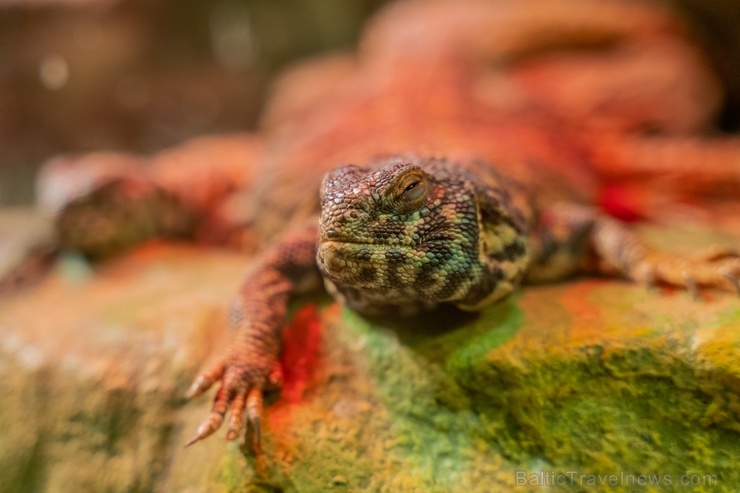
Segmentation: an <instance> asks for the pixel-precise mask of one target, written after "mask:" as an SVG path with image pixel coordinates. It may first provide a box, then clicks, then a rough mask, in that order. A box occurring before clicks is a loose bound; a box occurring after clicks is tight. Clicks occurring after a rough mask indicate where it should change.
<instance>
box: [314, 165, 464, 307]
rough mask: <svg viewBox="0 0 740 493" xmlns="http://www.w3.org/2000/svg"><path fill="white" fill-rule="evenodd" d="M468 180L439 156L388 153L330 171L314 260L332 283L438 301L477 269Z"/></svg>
mask: <svg viewBox="0 0 740 493" xmlns="http://www.w3.org/2000/svg"><path fill="white" fill-rule="evenodd" d="M477 239H478V220H477V207H476V199H475V192H474V187H473V186H472V184H471V183H470V182H469V181H468V180H466V179H464V177H463V176H462V174H461V170H460V169H459V168H458V167H456V166H453V165H451V164H449V163H447V162H446V161H443V160H436V159H423V158H393V159H389V160H387V161H384V162H383V163H381V164H380V166H379V167H376V168H362V167H359V166H355V165H345V166H342V167H339V168H336V169H334V170H332V171H330V172H329V173H328V174H327V175H326V176H325V178H324V181H323V184H322V191H321V219H320V228H319V248H318V254H317V261H318V265H319V268H320V269H321V271H322V273H323V274H324V277H325V278H328V280H329V281H330V282H332V283H333V284H335V285H337V287H339V286H341V287H348V288H351V289H354V290H359V291H360V292H362V293H363V294H364V295H368V296H371V297H373V296H374V297H376V298H377V299H379V300H382V301H392V300H393V299H394V298H398V299H416V300H420V301H424V302H430V303H433V302H438V301H446V300H447V299H450V298H452V297H454V294H455V293H457V292H458V291H460V290H461V289H462V286H463V285H464V284H466V283H467V282H468V281H469V277H471V276H475V275H476V274H477V272H478V271H477V270H476V269H478V242H477Z"/></svg>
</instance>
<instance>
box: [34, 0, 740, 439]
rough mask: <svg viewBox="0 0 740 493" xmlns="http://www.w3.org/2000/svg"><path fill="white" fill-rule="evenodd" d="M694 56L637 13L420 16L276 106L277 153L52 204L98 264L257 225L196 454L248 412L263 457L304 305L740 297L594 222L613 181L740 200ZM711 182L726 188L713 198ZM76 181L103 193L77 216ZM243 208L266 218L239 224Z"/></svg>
mask: <svg viewBox="0 0 740 493" xmlns="http://www.w3.org/2000/svg"><path fill="white" fill-rule="evenodd" d="M686 36H687V35H686V33H685V29H684V28H683V27H682V24H681V23H680V22H679V21H677V20H676V19H675V17H674V16H672V15H670V14H669V13H667V12H666V11H665V10H664V9H662V8H658V7H654V6H650V7H648V6H646V5H644V4H639V3H633V2H626V1H606V2H591V1H588V0H558V1H553V2H533V1H523V2H504V1H498V2H495V1H492V2H483V1H476V0H467V1H465V2H445V1H439V0H437V1H428V2H419V1H407V2H402V3H399V4H396V5H392V6H391V7H390V8H388V9H387V10H386V11H384V12H382V13H380V14H379V15H378V16H377V17H376V18H375V20H374V21H372V22H371V24H370V27H369V28H368V30H367V33H366V34H365V36H364V38H363V41H362V43H361V50H360V51H361V55H362V57H361V58H360V59H359V60H358V59H354V58H351V59H346V58H343V59H342V64H344V65H342V64H340V65H341V66H340V68H339V69H338V70H336V71H334V72H332V73H331V75H330V76H319V77H318V83H317V84H316V85H317V86H318V87H317V88H316V87H314V88H313V89H312V91H313V93H312V94H310V95H309V96H308V97H304V96H305V94H306V93H307V92H311V91H309V89H307V88H306V87H305V86H304V85H303V82H302V81H305V80H307V78H306V73H305V71H304V73H303V76H302V77H298V79H297V82H296V81H293V82H291V81H290V80H289V77H287V78H285V79H283V87H282V89H281V90H280V92H279V93H278V94H276V95H275V97H274V101H276V102H280V101H283V102H284V101H288V103H283V105H278V104H273V105H272V107H268V109H267V112H266V116H265V119H264V122H265V123H264V128H263V131H262V135H261V136H260V137H258V138H252V137H250V138H245V137H239V138H236V139H230V138H221V139H218V138H216V139H210V140H209V139H206V140H201V141H199V143H196V144H193V145H192V146H190V147H189V148H183V149H180V150H179V151H178V150H176V151H174V152H169V153H163V154H162V155H160V156H158V157H156V158H154V159H153V160H152V162H150V163H149V164H150V165H149V166H143V165H140V164H139V162H138V161H136V162H133V163H132V162H127V163H116V164H115V165H111V161H110V159H108V160H106V159H100V158H101V156H100V155H97V156H96V155H92V156H87V157H83V158H81V159H80V158H74V159H72V160H69V159H60V160H55V161H54V162H52V163H51V165H49V166H48V167H47V169H46V170H45V172H44V174H43V175H42V180H41V189H42V200H43V197H44V196H45V197H46V198H47V200H48V202H49V203H53V204H56V205H55V207H56V208H57V215H56V217H57V225H58V228H59V231H60V236H61V239H62V241H63V242H65V243H67V244H69V245H71V246H74V247H76V248H78V249H81V250H83V251H88V252H90V253H92V254H96V253H97V252H100V251H103V253H105V251H107V250H106V249H108V248H110V245H111V244H113V245H114V246H116V247H120V246H121V245H125V244H127V243H129V242H135V241H140V240H141V239H142V237H146V236H150V235H152V234H166V235H171V236H173V235H181V234H191V235H192V234H195V235H196V236H199V237H203V238H206V239H208V240H211V241H213V240H214V239H215V241H217V242H232V241H237V242H239V241H241V240H242V239H243V238H244V234H243V233H242V230H241V227H243V226H244V223H245V222H246V224H247V226H248V227H249V229H248V234H247V236H249V237H250V238H251V237H254V238H257V240H256V243H258V244H260V245H261V249H260V253H259V254H258V255H257V257H256V258H255V259H254V260H253V263H252V267H251V269H250V271H249V272H248V274H247V275H246V277H245V279H244V281H243V285H242V288H241V290H240V292H239V293H238V295H237V297H236V298H237V301H236V302H235V305H234V306H235V308H234V309H233V310H232V317H231V319H232V325H233V327H234V334H235V339H234V341H233V342H232V345H231V346H230V347H229V348H227V349H225V350H224V351H223V354H224V356H223V357H222V358H221V360H220V361H219V363H218V364H216V365H215V366H213V367H211V368H209V369H207V370H206V371H205V372H203V373H202V374H201V375H200V376H198V377H197V378H196V379H195V382H194V383H193V385H192V386H191V388H190V390H189V391H188V396H189V397H195V396H197V395H199V394H201V393H203V392H205V391H206V390H208V389H209V388H210V387H211V386H212V385H214V384H217V383H220V388H219V390H218V391H217V393H216V397H215V400H214V404H213V409H212V411H211V414H210V415H209V416H208V418H207V419H206V420H205V421H204V422H203V424H202V425H201V426H200V427H199V428H198V431H197V432H196V436H195V438H194V439H193V441H192V442H191V443H194V442H196V441H198V440H201V439H203V438H205V437H206V436H208V435H210V434H212V433H213V432H215V430H216V429H218V428H219V427H220V425H221V424H222V422H223V421H224V419H225V417H226V414H227V413H229V412H230V414H229V422H228V426H227V427H228V431H227V438H229V439H235V438H237V437H238V436H239V435H240V434H241V432H242V431H243V427H244V422H245V415H246V418H247V420H246V422H248V423H251V428H252V429H253V430H254V435H255V438H256V443H258V440H259V435H260V432H259V430H260V425H259V423H260V415H261V413H262V406H263V392H264V391H265V390H268V389H270V388H272V387H278V386H279V385H280V371H279V365H278V356H279V352H280V335H281V329H282V327H283V324H284V323H285V316H286V311H287V304H288V302H289V300H291V299H293V298H295V297H296V296H299V295H300V294H302V293H304V292H306V291H310V290H313V289H319V288H320V287H321V284H322V281H323V283H324V284H325V286H326V288H327V290H328V291H329V292H330V293H332V294H333V295H334V296H335V297H337V298H338V299H339V300H340V301H342V302H344V303H345V304H347V305H348V306H349V307H351V308H352V309H355V310H357V311H359V312H361V313H367V314H377V313H387V312H388V311H389V310H390V311H391V312H393V313H401V314H411V313H413V312H414V311H415V310H419V309H432V308H433V307H434V306H436V305H438V304H445V303H446V304H453V305H456V306H458V307H460V308H462V309H467V310H477V309H480V308H482V307H483V306H485V305H487V304H489V303H494V302H496V300H498V299H500V298H502V297H504V296H506V295H507V294H509V293H510V292H511V291H513V290H514V289H516V288H517V287H518V286H519V285H520V284H521V283H523V282H542V281H548V280H556V279H561V278H564V277H567V276H568V275H570V274H574V273H577V272H584V271H585V272H591V273H609V274H619V275H622V276H626V277H628V278H630V279H632V280H634V281H638V282H642V283H653V282H664V283H668V284H672V285H676V286H683V287H686V288H688V289H689V290H690V291H692V292H696V291H697V289H698V287H699V286H709V287H718V288H726V289H730V290H731V289H738V275H739V273H738V269H739V267H738V265H739V263H740V259H739V258H738V255H737V254H735V253H733V252H730V251H724V250H711V251H708V252H706V253H704V254H701V255H698V256H696V257H690V258H683V257H678V256H674V255H671V254H669V253H667V252H662V251H656V250H654V249H652V248H650V247H649V246H647V245H645V244H644V243H643V242H642V241H641V239H640V238H639V236H638V235H637V234H636V233H634V232H633V231H632V230H631V229H630V228H629V227H628V226H627V225H625V224H623V223H621V222H619V221H617V220H615V219H613V218H611V217H609V216H607V215H605V214H603V213H601V212H599V210H598V208H597V207H593V205H594V204H595V203H596V202H597V201H598V192H599V187H600V184H599V181H600V179H601V178H602V177H603V176H604V175H609V176H611V177H618V176H619V175H620V174H622V175H629V176H637V177H640V178H641V177H644V176H655V175H654V174H652V175H651V173H656V174H657V173H669V174H671V173H672V175H673V176H674V177H676V178H675V180H674V181H675V183H674V185H675V186H676V187H677V188H676V190H678V192H679V193H681V194H686V195H688V196H692V195H695V194H698V195H699V196H701V195H702V194H703V193H704V190H707V189H711V190H715V189H716V188H713V187H711V186H709V185H711V184H716V183H722V182H726V183H730V184H732V183H738V182H740V180H738V170H737V166H736V165H735V163H736V162H737V156H740V144H738V142H737V141H735V140H733V139H731V138H730V139H726V138H725V139H722V143H723V144H724V146H722V148H721V149H720V147H721V146H718V145H715V144H714V143H713V141H712V139H709V138H703V137H697V134H699V133H700V132H702V131H704V130H705V129H707V128H708V127H709V126H710V125H711V120H712V118H713V115H714V114H715V113H716V110H717V107H718V105H719V101H720V96H719V87H718V81H717V80H716V78H715V77H714V76H713V75H712V73H711V72H710V71H709V70H708V69H707V68H706V64H705V62H704V61H703V59H702V57H701V55H700V53H699V51H698V50H697V49H696V48H695V46H694V45H693V44H692V43H690V42H689V41H687V38H686ZM677 55H680V56H677ZM325 67H326V65H323V66H320V71H323V70H324V69H325ZM342 67H344V68H342ZM306 70H308V72H309V75H311V74H313V75H315V72H312V70H313V69H311V68H308V69H306ZM299 72H300V70H299ZM574 74H581V75H582V77H581V78H580V79H579V78H574ZM583 74H585V75H583ZM571 85H572V86H575V90H570V91H569V90H568V88H569V86H571ZM549 89H551V90H549ZM656 134H657V135H656ZM676 146H678V147H679V148H680V149H682V151H681V156H679V158H680V159H675V160H674V159H672V158H673V157H675V154H676V153H675V152H673V149H674V148H675V147H676ZM224 148H227V149H228V151H226V152H225V151H224ZM234 148H236V149H237V150H236V151H233V149H234ZM409 152H411V153H412V154H409ZM183 153H185V154H187V155H188V156H189V159H173V155H175V156H177V155H182V154H183ZM193 155H195V156H196V157H195V158H193V157H192V156H193ZM225 155H226V157H224V156H225ZM378 155H385V156H386V157H385V158H378V157H377V156H378ZM725 158H728V159H725ZM703 161H709V162H711V163H712V164H713V165H712V166H711V168H709V167H706V168H707V169H704V170H702V173H708V174H709V175H710V176H711V179H712V182H711V183H698V182H697V180H696V179H694V178H696V177H700V176H703V175H702V173H699V172H697V171H696V166H697V164H698V163H701V162H703ZM247 162H249V163H251V166H247V165H246V163H247ZM96 163H100V164H101V166H97V164H96ZM342 163H359V166H358V165H344V166H339V165H341V164H342ZM666 163H669V164H670V167H669V166H667V165H666ZM337 166H339V167H337ZM653 169H655V170H657V171H654V172H653V171H651V170H653ZM70 170H71V171H70ZM70 173H71V175H72V176H79V174H81V175H82V176H83V178H84V177H85V173H87V175H86V176H87V178H85V179H84V180H82V181H81V183H83V184H85V183H86V184H88V185H91V186H90V187H88V186H81V185H79V183H77V184H74V185H72V189H71V191H70V190H67V191H62V193H61V195H62V196H63V197H62V198H61V199H59V198H58V197H57V195H58V194H56V193H55V192H56V191H58V190H59V188H60V187H61V188H64V186H63V185H60V183H62V184H64V183H68V182H69V179H68V178H69V176H70ZM75 173H78V175H75ZM65 180H66V181H65ZM644 185H645V186H648V184H644ZM75 187H77V188H75ZM239 189H246V190H247V191H248V200H247V204H246V205H243V204H242V203H241V202H237V204H241V205H242V206H243V207H244V209H246V210H248V212H249V213H248V214H247V216H248V217H247V218H246V219H244V218H242V217H239V218H237V219H238V220H236V221H232V219H233V218H232V217H231V216H230V211H231V205H232V203H231V200H232V199H233V195H232V194H233V192H235V191H236V190H239ZM733 190H734V189H732V188H731V190H730V194H729V195H731V194H732V193H734V192H733ZM65 194H66V195H65ZM589 204H590V206H589ZM237 208H238V207H237ZM649 212H650V211H649ZM653 212H654V211H653ZM234 223H236V224H234ZM91 225H93V226H94V227H91ZM193 231H196V233H193ZM280 231H288V233H287V235H286V236H284V237H282V238H280V239H276V236H277V234H278V232H280ZM234 235H235V236H236V238H237V239H236V240H234Z"/></svg>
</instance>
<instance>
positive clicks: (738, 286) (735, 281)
mask: <svg viewBox="0 0 740 493" xmlns="http://www.w3.org/2000/svg"><path fill="white" fill-rule="evenodd" d="M725 277H726V278H727V279H728V280H729V281H730V283H732V285H733V286H735V291H737V295H738V296H740V278H738V275H737V274H732V273H730V272H728V273H726V274H725Z"/></svg>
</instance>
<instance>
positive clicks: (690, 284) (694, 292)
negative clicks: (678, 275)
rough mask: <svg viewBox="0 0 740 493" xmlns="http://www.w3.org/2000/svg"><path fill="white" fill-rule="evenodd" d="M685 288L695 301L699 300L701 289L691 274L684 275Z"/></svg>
mask: <svg viewBox="0 0 740 493" xmlns="http://www.w3.org/2000/svg"><path fill="white" fill-rule="evenodd" d="M684 287H685V288H686V290H687V291H688V292H689V293H690V294H691V297H692V298H694V300H695V301H696V300H698V299H699V288H698V287H697V286H696V281H695V280H694V278H693V277H691V274H684Z"/></svg>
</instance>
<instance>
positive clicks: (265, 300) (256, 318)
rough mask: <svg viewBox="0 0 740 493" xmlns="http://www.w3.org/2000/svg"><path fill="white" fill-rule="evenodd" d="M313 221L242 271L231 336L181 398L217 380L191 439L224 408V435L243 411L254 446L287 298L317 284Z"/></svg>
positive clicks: (274, 377)
mask: <svg viewBox="0 0 740 493" xmlns="http://www.w3.org/2000/svg"><path fill="white" fill-rule="evenodd" d="M317 234H318V233H317V226H316V225H315V224H313V225H311V226H308V227H306V228H305V229H302V230H300V231H297V232H296V233H293V234H292V235H289V236H286V237H285V238H284V239H283V240H282V241H280V242H278V243H277V244H275V245H274V246H272V247H271V248H269V249H268V250H266V251H265V252H264V253H263V254H262V255H260V256H259V257H258V258H257V259H256V260H255V263H254V266H253V267H252V269H251V270H250V271H249V272H248V274H247V276H246V278H245V280H244V282H243V284H242V287H241V290H240V291H239V294H238V296H237V300H236V302H235V305H234V308H233V311H232V317H231V318H232V320H231V324H232V329H233V331H234V334H233V340H232V342H231V344H230V346H229V347H228V348H227V349H226V351H225V353H224V355H223V357H222V358H221V359H220V360H219V361H218V362H217V363H216V364H215V365H214V366H213V367H211V368H210V369H208V370H206V371H205V372H203V373H201V374H200V376H198V377H197V378H196V379H195V381H194V382H193V384H192V385H191V387H190V389H189V390H188V392H187V395H186V396H187V397H188V398H192V397H195V396H198V395H200V394H202V393H203V392H205V391H206V390H208V389H209V388H210V387H211V386H212V385H213V384H214V383H216V382H220V388H219V390H218V392H217V393H216V397H215V400H214V403H213V408H212V410H211V413H210V415H209V416H208V418H206V419H205V420H204V421H203V422H202V423H201V425H200V426H199V427H198V430H197V432H196V436H195V438H193V440H191V441H190V443H188V445H190V444H193V443H195V442H197V441H199V440H202V439H203V438H206V437H207V436H209V435H211V434H212V433H213V432H215V431H216V430H217V429H218V428H219V427H220V426H221V424H222V422H223V420H224V417H225V415H226V413H227V412H229V413H230V417H229V423H228V432H227V434H226V438H227V439H229V440H233V439H235V438H237V437H238V436H239V435H240V432H241V431H242V428H243V426H244V414H245V411H246V414H247V419H248V421H249V423H250V424H251V425H252V427H253V430H254V439H255V448H256V449H258V448H259V438H260V414H261V410H262V393H263V391H264V390H267V389H269V388H270V387H276V386H279V384H280V376H279V374H280V372H279V361H278V359H279V354H280V348H281V337H282V330H283V327H284V324H285V318H286V312H287V308H288V303H289V301H290V299H291V298H292V297H294V296H296V295H300V294H302V293H305V292H308V291H311V290H315V289H318V288H319V287H320V285H321V275H320V273H319V271H318V268H317V267H316V242H317Z"/></svg>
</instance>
